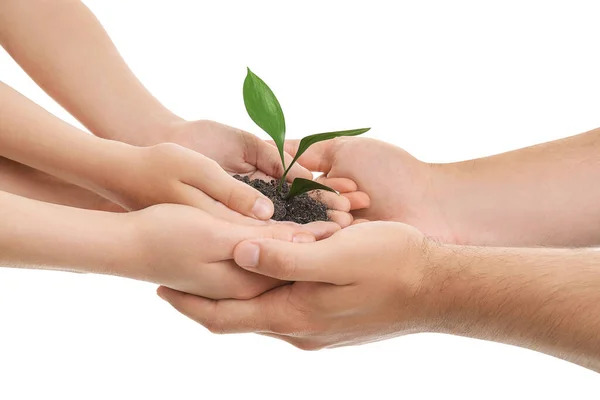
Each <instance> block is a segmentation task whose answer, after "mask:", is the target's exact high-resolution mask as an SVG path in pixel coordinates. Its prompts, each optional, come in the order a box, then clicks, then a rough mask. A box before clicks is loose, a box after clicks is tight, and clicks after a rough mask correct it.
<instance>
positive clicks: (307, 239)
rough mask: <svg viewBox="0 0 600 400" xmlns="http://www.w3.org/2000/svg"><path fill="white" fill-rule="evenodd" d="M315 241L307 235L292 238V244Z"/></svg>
mask: <svg viewBox="0 0 600 400" xmlns="http://www.w3.org/2000/svg"><path fill="white" fill-rule="evenodd" d="M315 240H316V239H315V237H314V236H313V235H311V234H309V233H298V234H297V235H294V237H293V238H292V242H294V243H311V242H314V241H315Z"/></svg>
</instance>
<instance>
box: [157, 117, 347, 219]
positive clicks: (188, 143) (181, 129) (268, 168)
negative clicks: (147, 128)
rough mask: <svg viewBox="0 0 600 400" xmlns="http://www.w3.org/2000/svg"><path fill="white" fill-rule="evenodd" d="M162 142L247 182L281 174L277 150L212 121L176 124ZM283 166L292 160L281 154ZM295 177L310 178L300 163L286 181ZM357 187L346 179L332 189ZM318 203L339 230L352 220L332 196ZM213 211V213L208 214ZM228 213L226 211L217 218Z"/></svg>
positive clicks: (344, 203)
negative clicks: (194, 152)
mask: <svg viewBox="0 0 600 400" xmlns="http://www.w3.org/2000/svg"><path fill="white" fill-rule="evenodd" d="M165 140H167V141H170V142H173V143H177V144H179V145H181V146H184V147H186V148H188V149H191V150H194V151H196V152H198V153H201V154H203V155H204V156H206V157H208V158H210V159H212V160H214V161H216V162H217V163H218V164H219V165H220V166H221V167H222V168H223V169H224V170H225V171H227V172H228V173H229V174H231V175H234V174H240V175H247V176H248V177H249V178H250V179H262V180H265V181H270V180H272V179H277V178H279V177H281V176H282V175H283V172H284V171H283V166H282V164H281V159H280V156H279V152H278V151H277V149H276V148H275V147H274V146H272V145H270V144H269V143H267V142H265V141H263V140H261V139H260V138H258V137H257V136H255V135H253V134H251V133H248V132H245V131H242V130H240V129H236V128H233V127H230V126H227V125H224V124H220V123H218V122H215V121H209V120H200V121H178V122H177V123H174V124H173V125H172V128H171V129H170V130H169V132H168V134H166V136H165ZM284 158H285V162H286V165H289V163H290V162H291V161H292V157H291V156H290V155H289V154H287V153H286V154H284ZM295 178H304V179H312V178H313V176H312V173H311V172H309V171H308V170H307V169H306V168H304V167H302V166H301V165H300V164H298V163H296V164H295V165H294V166H292V168H291V170H290V172H289V173H288V175H287V180H288V181H290V182H291V181H293V180H294V179H295ZM353 187H354V188H355V187H356V184H354V182H352V181H351V180H349V179H342V180H340V181H339V182H337V186H336V187H335V188H334V189H337V188H341V189H343V190H345V191H352V188H353ZM320 200H321V201H323V202H324V203H325V205H327V208H328V209H329V212H328V214H329V218H330V219H331V220H332V221H334V222H336V223H338V224H339V225H340V226H342V227H346V226H348V225H350V224H351V223H352V221H353V218H352V216H351V215H350V214H349V213H348V211H350V207H351V204H350V202H349V201H348V200H347V199H346V198H344V197H342V196H337V195H335V194H334V193H324V192H323V193H321V194H320ZM211 212H212V211H211ZM223 214H230V213H229V212H227V211H224V212H221V214H220V215H223ZM245 215H247V214H245Z"/></svg>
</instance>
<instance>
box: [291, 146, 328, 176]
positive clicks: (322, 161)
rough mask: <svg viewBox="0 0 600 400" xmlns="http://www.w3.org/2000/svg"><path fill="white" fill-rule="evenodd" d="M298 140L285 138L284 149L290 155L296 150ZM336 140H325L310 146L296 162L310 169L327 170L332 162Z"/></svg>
mask: <svg viewBox="0 0 600 400" xmlns="http://www.w3.org/2000/svg"><path fill="white" fill-rule="evenodd" d="M299 145H300V140H287V141H286V142H285V145H284V150H285V151H286V153H289V154H290V155H292V156H295V155H296V153H297V151H298V146H299ZM335 147H336V142H335V141H334V140H327V141H324V142H318V143H315V144H313V145H312V146H310V148H309V149H308V150H307V151H306V152H304V153H303V154H302V155H301V156H300V158H299V159H298V163H300V165H302V166H303V167H306V168H307V169H309V170H311V171H318V172H325V173H327V172H329V171H330V170H331V166H332V165H333V162H334V156H335Z"/></svg>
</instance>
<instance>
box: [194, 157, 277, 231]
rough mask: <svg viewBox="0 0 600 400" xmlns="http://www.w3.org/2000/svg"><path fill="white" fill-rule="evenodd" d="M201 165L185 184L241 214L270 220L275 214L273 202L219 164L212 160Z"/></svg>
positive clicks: (203, 161) (205, 160) (204, 160)
mask: <svg viewBox="0 0 600 400" xmlns="http://www.w3.org/2000/svg"><path fill="white" fill-rule="evenodd" d="M201 161H202V163H201V165H199V166H198V168H195V169H194V170H193V171H195V172H196V173H195V174H194V175H192V176H190V177H189V178H188V179H186V181H185V182H184V183H186V184H188V185H191V186H193V187H195V188H196V189H199V190H201V191H203V192H204V193H206V194H207V195H209V196H210V197H212V198H213V199H215V200H217V201H219V202H221V203H223V204H224V205H226V206H227V207H229V208H230V209H232V210H234V211H237V212H239V213H240V214H243V215H246V216H249V217H253V218H258V219H261V220H268V219H269V218H271V216H272V215H273V212H274V206H273V203H272V202H271V200H269V199H268V198H267V197H266V196H264V195H263V194H262V193H260V192H259V191H258V190H256V189H254V188H253V187H252V186H249V185H247V184H245V183H244V182H241V181H238V180H237V179H235V178H233V177H232V176H231V175H229V174H228V173H227V172H225V170H224V169H222V168H221V167H220V166H219V164H217V163H216V162H214V161H212V160H210V159H203V160H201Z"/></svg>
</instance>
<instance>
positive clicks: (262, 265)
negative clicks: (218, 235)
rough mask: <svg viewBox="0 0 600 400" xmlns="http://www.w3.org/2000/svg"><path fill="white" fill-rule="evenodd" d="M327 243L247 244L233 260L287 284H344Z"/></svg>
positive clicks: (240, 246)
mask: <svg viewBox="0 0 600 400" xmlns="http://www.w3.org/2000/svg"><path fill="white" fill-rule="evenodd" d="M327 242H328V240H324V241H320V242H312V243H289V242H282V241H277V240H273V239H259V240H247V241H244V242H241V243H240V244H238V245H237V246H236V247H235V249H234V251H233V257H234V260H235V262H236V263H237V264H238V265H239V266H240V267H242V268H244V269H246V270H248V271H251V272H255V273H259V274H261V275H265V276H270V277H272V278H276V279H280V280H284V281H307V282H326V283H335V284H343V282H340V279H341V277H339V276H338V275H339V274H338V273H337V268H335V258H333V257H335V251H331V249H328V247H327Z"/></svg>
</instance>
